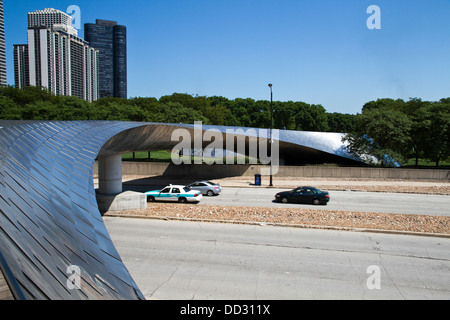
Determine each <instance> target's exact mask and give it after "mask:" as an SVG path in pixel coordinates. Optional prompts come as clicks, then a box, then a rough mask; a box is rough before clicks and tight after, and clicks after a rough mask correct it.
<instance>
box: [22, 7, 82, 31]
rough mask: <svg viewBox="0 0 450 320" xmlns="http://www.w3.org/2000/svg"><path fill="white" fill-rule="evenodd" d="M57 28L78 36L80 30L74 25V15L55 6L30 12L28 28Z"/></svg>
mask: <svg viewBox="0 0 450 320" xmlns="http://www.w3.org/2000/svg"><path fill="white" fill-rule="evenodd" d="M33 27H47V28H56V29H58V30H61V31H64V32H65V33H67V34H70V35H73V36H77V35H78V31H77V30H76V29H75V28H74V27H73V26H72V17H71V16H69V15H68V14H67V13H65V12H62V11H60V10H56V9H53V8H47V9H44V10H36V11H34V12H28V28H33Z"/></svg>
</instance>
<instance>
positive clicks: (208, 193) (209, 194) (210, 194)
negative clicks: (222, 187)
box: [206, 190, 214, 197]
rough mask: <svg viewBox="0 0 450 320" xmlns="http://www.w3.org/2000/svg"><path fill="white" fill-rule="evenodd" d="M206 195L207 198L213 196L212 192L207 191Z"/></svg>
mask: <svg viewBox="0 0 450 320" xmlns="http://www.w3.org/2000/svg"><path fill="white" fill-rule="evenodd" d="M206 194H207V195H208V197H212V196H213V195H214V192H213V191H212V190H208V192H207V193H206Z"/></svg>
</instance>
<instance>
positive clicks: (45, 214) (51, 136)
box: [0, 121, 144, 300]
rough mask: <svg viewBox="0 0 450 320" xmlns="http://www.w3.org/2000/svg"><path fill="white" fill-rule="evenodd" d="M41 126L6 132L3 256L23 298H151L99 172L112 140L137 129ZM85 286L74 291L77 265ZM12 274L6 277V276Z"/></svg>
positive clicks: (0, 159) (0, 136)
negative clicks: (139, 281)
mask: <svg viewBox="0 0 450 320" xmlns="http://www.w3.org/2000/svg"><path fill="white" fill-rule="evenodd" d="M137 125H138V124H133V123H114V122H106V121H105V122H102V121H100V122H96V121H94V122H89V121H84V122H83V121H80V122H41V123H29V124H22V125H19V126H10V127H5V128H3V129H0V253H1V255H2V256H3V258H4V259H3V261H4V263H3V264H2V265H1V267H2V270H3V269H4V270H6V271H9V274H11V275H12V276H11V278H12V279H7V280H9V281H8V283H9V285H10V287H11V286H13V287H14V289H15V290H14V291H15V292H16V295H18V297H17V296H16V298H18V299H39V300H43V299H56V300H66V299H76V300H78V299H127V300H134V299H143V298H144V297H143V296H142V294H141V292H140V291H139V289H138V287H137V285H136V284H135V283H134V281H133V279H132V277H131V276H130V274H129V272H128V271H127V269H126V267H125V266H124V264H123V263H122V261H121V258H120V256H119V254H118V253H117V250H116V249H115V247H114V244H113V243H112V241H111V239H110V237H109V234H108V232H107V230H106V228H105V225H104V223H103V219H102V217H101V215H100V212H99V210H98V206H97V201H96V197H95V189H94V184H93V179H92V172H93V167H94V162H95V158H96V156H97V153H98V152H99V150H100V149H101V147H102V146H103V144H104V143H106V142H107V141H108V140H109V139H110V138H111V137H112V136H114V135H115V134H117V133H118V132H121V131H123V130H126V129H128V128H130V127H134V126H137ZM72 265H75V266H78V267H79V268H80V270H81V282H80V284H81V288H80V289H72V290H71V289H69V286H68V285H67V281H68V280H69V277H70V276H71V275H72V273H70V272H69V273H68V272H67V271H68V270H67V268H68V267H69V266H72ZM5 273H6V272H5Z"/></svg>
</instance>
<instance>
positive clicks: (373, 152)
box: [344, 107, 411, 161]
mask: <svg viewBox="0 0 450 320" xmlns="http://www.w3.org/2000/svg"><path fill="white" fill-rule="evenodd" d="M410 129H411V120H410V119H409V118H408V117H407V116H406V115H405V114H404V113H402V112H400V111H396V110H392V109H391V108H390V107H378V108H366V109H364V110H363V113H362V114H358V115H357V117H356V130H355V131H354V132H351V133H349V134H347V135H346V137H345V138H344V139H345V140H347V141H348V142H349V150H350V151H351V152H352V153H354V154H356V155H359V156H373V157H375V158H376V159H378V160H382V159H384V158H385V156H386V155H388V156H390V157H392V158H394V159H396V160H398V161H404V160H405V159H406V157H405V154H408V152H409V149H410V146H411V138H410V135H409V133H410Z"/></svg>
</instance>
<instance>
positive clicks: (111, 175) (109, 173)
mask: <svg viewBox="0 0 450 320" xmlns="http://www.w3.org/2000/svg"><path fill="white" fill-rule="evenodd" d="M97 203H98V207H99V210H100V212H107V211H121V210H130V209H145V208H147V197H146V196H145V194H143V193H139V192H131V191H127V192H123V188H122V155H121V154H117V155H112V156H100V157H99V159H98V193H97Z"/></svg>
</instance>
